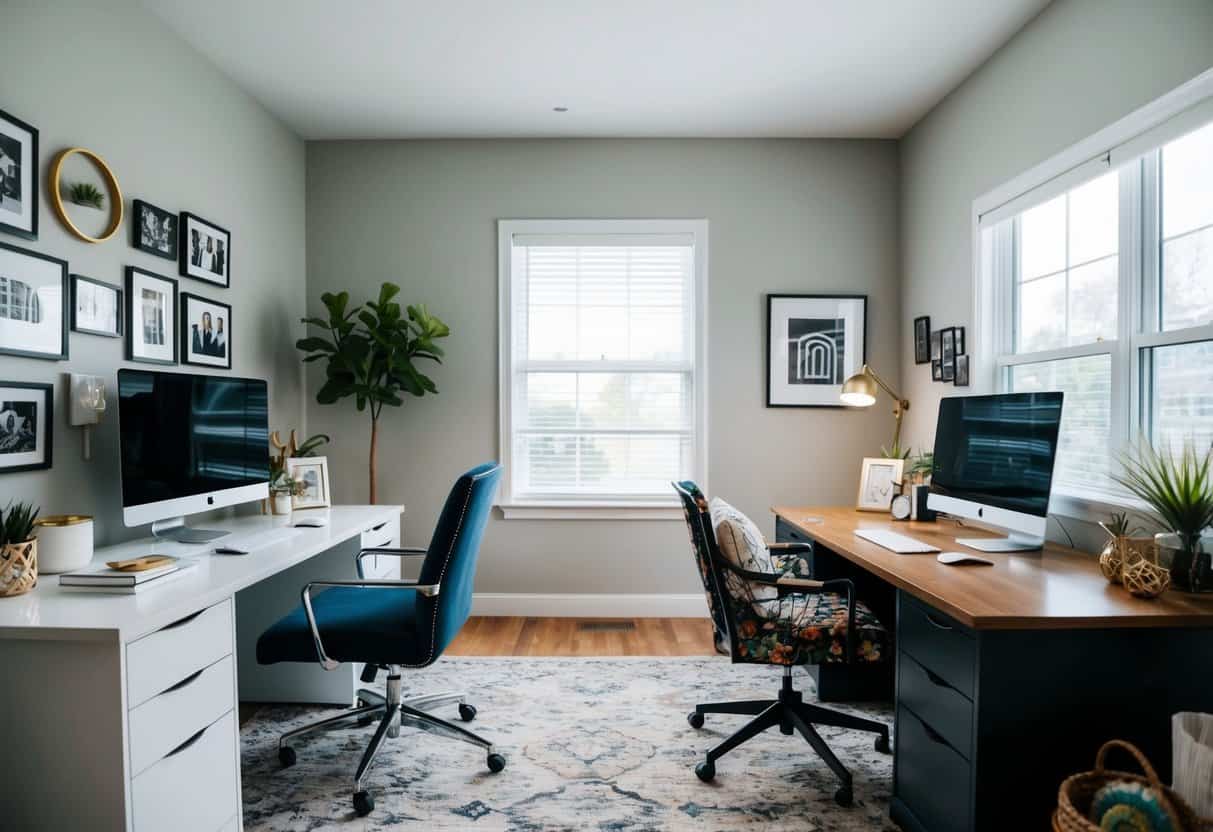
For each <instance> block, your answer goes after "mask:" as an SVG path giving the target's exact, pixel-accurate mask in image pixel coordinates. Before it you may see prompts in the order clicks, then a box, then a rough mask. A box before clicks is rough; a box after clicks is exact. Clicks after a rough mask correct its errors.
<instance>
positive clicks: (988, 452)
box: [927, 393, 1062, 552]
mask: <svg viewBox="0 0 1213 832" xmlns="http://www.w3.org/2000/svg"><path fill="white" fill-rule="evenodd" d="M1061 400H1062V394H1061V393H1007V394H1004V395H1000V396H960V397H954V398H947V399H944V400H943V401H941V402H940V403H939V423H938V425H937V426H936V428H935V459H934V465H933V467H932V469H931V490H930V492H929V493H928V494H927V508H930V509H933V510H935V511H942V512H945V513H947V514H950V515H952V516H953V517H961V518H966V519H971V520H979V521H981V522H983V523H988V524H990V525H992V526H998V527H999V528H1003V529H1006V530H1008V531H1009V532H1010V535H1009V536H1008V537H1003V538H993V539H991V538H957V539H956V542H957V543H960V544H962V545H964V546H969V547H971V548H973V549H980V550H981V551H983V552H1029V551H1033V550H1035V549H1039V548H1041V547H1042V546H1043V545H1044V540H1045V520H1046V518H1047V517H1048V514H1049V492H1050V490H1051V489H1052V485H1053V461H1054V459H1055V458H1056V456H1057V432H1058V428H1059V427H1060V425H1061Z"/></svg>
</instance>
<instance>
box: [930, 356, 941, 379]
mask: <svg viewBox="0 0 1213 832" xmlns="http://www.w3.org/2000/svg"><path fill="white" fill-rule="evenodd" d="M931 381H943V364H942V363H940V361H939V359H938V358H936V359H933V360H932V361H931Z"/></svg>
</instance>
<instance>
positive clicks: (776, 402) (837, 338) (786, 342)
mask: <svg viewBox="0 0 1213 832" xmlns="http://www.w3.org/2000/svg"><path fill="white" fill-rule="evenodd" d="M867 309H868V298H867V295H767V407H840V406H841V404H842V403H841V402H840V401H839V398H838V397H839V395H840V394H841V393H842V383H843V382H844V381H846V379H847V378H848V377H849V376H852V375H854V374H855V373H857V372H859V370H860V368H862V367H863V363H864V350H865V347H866V341H867V314H868V313H867Z"/></svg>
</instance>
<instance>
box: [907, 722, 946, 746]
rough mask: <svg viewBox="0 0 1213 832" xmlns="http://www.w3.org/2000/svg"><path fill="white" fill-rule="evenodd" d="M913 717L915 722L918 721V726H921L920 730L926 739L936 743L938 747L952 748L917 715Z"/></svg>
mask: <svg viewBox="0 0 1213 832" xmlns="http://www.w3.org/2000/svg"><path fill="white" fill-rule="evenodd" d="M913 716H914V718H915V719H916V720H918V724H919V725H921V726H922V730H923V731H924V732H925V733H926V735H927V739H929V740H930V741H931V742H933V743H938V744H939V745H947V746H948V748H951V747H952V746H950V745H948V741H947V740H945V739H944V738H943V734H941V733H939V732H938V731H936V730H935V729H934V728H932V727H931V726H930V725H927V723H926V720H924V719H923V718H922V717H920V716H919V715H918V714H913Z"/></svg>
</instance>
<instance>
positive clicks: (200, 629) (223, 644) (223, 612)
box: [126, 600, 233, 708]
mask: <svg viewBox="0 0 1213 832" xmlns="http://www.w3.org/2000/svg"><path fill="white" fill-rule="evenodd" d="M232 626H233V622H232V602H231V600H224V601H220V602H219V603H218V604H215V605H214V606H212V607H207V608H206V609H204V610H200V611H199V612H196V613H193V614H192V615H188V616H186V617H185V618H182V619H181V620H179V621H175V622H173V623H172V624H169V625H168V626H167V627H164V628H162V629H160V630H157V631H156V632H154V633H152V634H151V635H147V636H144V637H143V638H141V639H139V640H138V641H135V642H132V643H131V644H130V645H129V646H128V647H127V648H126V685H127V703H128V706H129V707H131V708H134V707H136V706H138V705H141V704H143V703H144V702H146V701H147V700H148V699H151V698H152V697H153V696H155V695H156V694H158V693H162V692H163V691H166V690H168V689H169V688H170V687H172V686H173V685H175V684H177V683H178V682H180V681H181V680H182V679H185V678H186V677H187V676H190V675H191V674H193V673H195V672H197V671H199V670H201V669H202V668H204V667H207V666H208V665H211V664H214V663H215V662H217V661H218V660H219V659H222V658H223V657H224V656H227V655H230V654H231V652H232Z"/></svg>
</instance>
